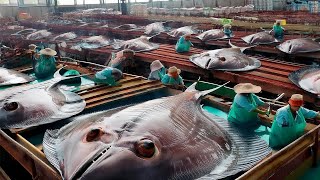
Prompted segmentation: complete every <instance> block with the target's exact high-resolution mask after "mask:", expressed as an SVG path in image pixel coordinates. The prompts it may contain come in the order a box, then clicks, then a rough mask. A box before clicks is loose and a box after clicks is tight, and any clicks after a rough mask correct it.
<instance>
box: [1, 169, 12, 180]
mask: <svg viewBox="0 0 320 180" xmlns="http://www.w3.org/2000/svg"><path fill="white" fill-rule="evenodd" d="M0 179H2V180H10V177H9V176H8V175H7V174H6V172H5V171H4V170H3V169H2V168H1V167H0Z"/></svg>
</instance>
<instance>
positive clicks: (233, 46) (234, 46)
mask: <svg viewBox="0 0 320 180" xmlns="http://www.w3.org/2000/svg"><path fill="white" fill-rule="evenodd" d="M229 45H230V46H231V47H232V48H239V49H240V51H241V52H242V53H243V51H245V50H246V49H249V48H252V47H255V46H256V45H253V46H248V47H238V46H236V45H234V44H232V43H231V40H230V39H229Z"/></svg>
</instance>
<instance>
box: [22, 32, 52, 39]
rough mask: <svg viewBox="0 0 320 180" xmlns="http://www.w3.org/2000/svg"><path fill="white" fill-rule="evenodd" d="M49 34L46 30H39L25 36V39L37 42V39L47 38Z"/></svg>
mask: <svg viewBox="0 0 320 180" xmlns="http://www.w3.org/2000/svg"><path fill="white" fill-rule="evenodd" d="M51 34H52V33H51V32H48V31H47V30H40V31H36V32H34V33H31V34H29V35H27V37H26V38H27V39H29V40H37V39H42V38H45V37H48V36H50V35H51Z"/></svg>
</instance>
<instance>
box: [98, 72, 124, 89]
mask: <svg viewBox="0 0 320 180" xmlns="http://www.w3.org/2000/svg"><path fill="white" fill-rule="evenodd" d="M121 78H122V72H121V71H120V70H119V69H117V68H112V67H106V68H104V69H103V70H101V71H98V72H97V73H96V74H95V78H94V82H95V83H97V84H106V85H109V86H115V85H117V81H118V80H120V79H121Z"/></svg>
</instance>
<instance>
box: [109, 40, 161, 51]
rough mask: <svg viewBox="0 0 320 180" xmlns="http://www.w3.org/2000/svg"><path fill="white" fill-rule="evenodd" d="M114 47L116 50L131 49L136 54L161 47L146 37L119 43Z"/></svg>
mask: <svg viewBox="0 0 320 180" xmlns="http://www.w3.org/2000/svg"><path fill="white" fill-rule="evenodd" d="M112 46H113V48H114V49H122V50H123V49H131V50H133V51H135V52H143V51H152V50H155V49H158V48H159V47H160V46H159V45H158V44H156V43H152V42H150V41H149V37H146V36H141V37H139V38H135V39H131V40H127V41H117V42H115V43H114V44H113V45H112Z"/></svg>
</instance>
